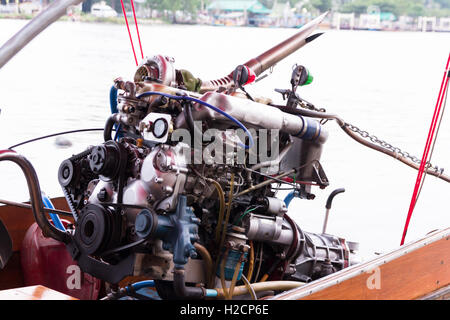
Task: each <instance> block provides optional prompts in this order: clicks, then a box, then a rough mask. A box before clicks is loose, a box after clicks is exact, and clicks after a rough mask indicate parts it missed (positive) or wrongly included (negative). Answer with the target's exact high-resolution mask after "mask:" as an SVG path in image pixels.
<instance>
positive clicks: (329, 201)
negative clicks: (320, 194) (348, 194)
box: [322, 188, 345, 233]
mask: <svg viewBox="0 0 450 320" xmlns="http://www.w3.org/2000/svg"><path fill="white" fill-rule="evenodd" d="M342 192H345V189H344V188H340V189H336V190H334V191H333V192H331V194H330V195H329V197H328V199H327V203H326V205H325V208H326V212H325V220H324V222H323V228H322V233H326V230H327V224H328V216H329V215H330V209H331V204H332V202H333V199H334V197H335V196H336V195H337V194H339V193H342Z"/></svg>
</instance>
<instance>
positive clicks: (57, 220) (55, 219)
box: [42, 192, 66, 232]
mask: <svg viewBox="0 0 450 320" xmlns="http://www.w3.org/2000/svg"><path fill="white" fill-rule="evenodd" d="M42 202H43V203H44V206H45V207H46V208H48V209H55V207H54V206H53V203H52V201H51V200H50V199H49V197H47V196H46V195H45V193H43V192H42ZM50 218H51V219H52V221H53V224H54V225H55V227H56V228H58V229H59V230H61V231H64V232H65V231H66V228H64V225H63V223H62V222H61V219H60V218H59V215H57V214H56V213H50Z"/></svg>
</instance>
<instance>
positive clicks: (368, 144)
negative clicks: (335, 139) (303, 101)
mask: <svg viewBox="0 0 450 320" xmlns="http://www.w3.org/2000/svg"><path fill="white" fill-rule="evenodd" d="M272 106H273V107H276V108H278V109H280V110H282V111H284V112H287V113H292V114H298V115H301V116H305V117H311V118H319V119H332V120H336V122H337V123H338V125H339V126H340V127H341V129H342V130H344V132H345V133H346V134H347V135H349V136H350V137H351V138H352V139H354V140H355V141H356V142H359V143H361V144H362V145H364V146H366V147H369V148H371V149H373V150H375V151H378V152H382V153H384V154H386V155H388V156H390V157H392V158H394V159H397V160H398V161H400V162H403V163H404V164H406V165H407V166H409V167H411V168H413V169H416V170H419V167H420V164H417V163H414V162H412V161H411V160H409V159H408V158H406V157H404V156H402V155H400V154H399V153H396V152H394V151H391V150H389V149H386V148H383V147H382V146H379V145H376V144H374V143H372V142H370V141H367V140H364V139H363V138H362V137H360V136H358V135H357V134H356V133H354V132H353V131H352V130H350V128H349V127H348V126H347V123H346V122H345V121H344V120H343V119H342V118H341V117H339V116H338V115H335V114H332V113H325V112H317V111H311V110H306V109H290V110H289V109H288V108H286V107H285V106H275V105H272ZM425 171H426V172H427V174H429V175H432V176H435V177H436V178H439V179H442V180H444V181H446V182H450V176H448V175H446V174H443V173H442V172H437V171H435V170H432V168H425Z"/></svg>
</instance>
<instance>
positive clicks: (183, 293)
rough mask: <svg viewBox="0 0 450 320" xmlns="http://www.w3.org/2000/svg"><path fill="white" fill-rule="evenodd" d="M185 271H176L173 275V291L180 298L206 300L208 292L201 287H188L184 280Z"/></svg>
mask: <svg viewBox="0 0 450 320" xmlns="http://www.w3.org/2000/svg"><path fill="white" fill-rule="evenodd" d="M184 273H185V271H184V269H175V271H174V273H173V289H174V291H175V294H176V295H177V296H178V297H179V298H184V299H204V298H205V296H206V291H205V289H203V288H199V287H186V283H185V280H184Z"/></svg>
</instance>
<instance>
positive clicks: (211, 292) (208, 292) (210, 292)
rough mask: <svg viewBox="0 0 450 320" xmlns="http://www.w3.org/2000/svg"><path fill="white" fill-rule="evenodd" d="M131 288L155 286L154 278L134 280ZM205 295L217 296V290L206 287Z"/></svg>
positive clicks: (127, 288)
mask: <svg viewBox="0 0 450 320" xmlns="http://www.w3.org/2000/svg"><path fill="white" fill-rule="evenodd" d="M130 286H131V289H133V290H134V291H138V290H140V289H143V288H154V287H155V281H154V280H144V281H140V282H135V283H133V284H131V285H130ZM126 290H127V292H128V293H130V288H129V287H126ZM205 296H206V297H208V298H215V297H217V296H218V293H217V290H214V289H206V295H205Z"/></svg>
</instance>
